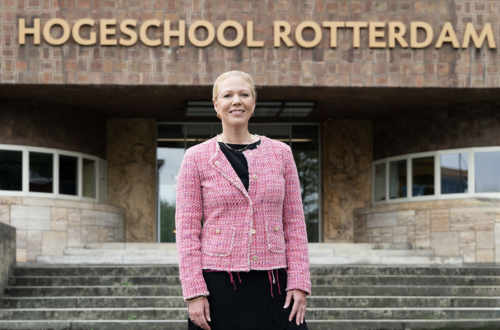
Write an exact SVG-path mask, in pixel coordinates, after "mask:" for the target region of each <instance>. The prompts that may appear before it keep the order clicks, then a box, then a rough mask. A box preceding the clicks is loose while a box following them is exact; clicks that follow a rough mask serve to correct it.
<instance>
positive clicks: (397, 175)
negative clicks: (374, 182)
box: [389, 159, 408, 199]
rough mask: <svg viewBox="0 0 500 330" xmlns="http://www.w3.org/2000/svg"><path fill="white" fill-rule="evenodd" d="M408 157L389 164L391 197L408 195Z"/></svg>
mask: <svg viewBox="0 0 500 330" xmlns="http://www.w3.org/2000/svg"><path fill="white" fill-rule="evenodd" d="M407 182H408V181H407V177H406V159H405V160H398V161H395V162H391V163H390V166H389V196H391V199H394V198H403V197H406V193H407V192H406V187H407Z"/></svg>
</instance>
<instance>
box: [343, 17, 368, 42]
mask: <svg viewBox="0 0 500 330" xmlns="http://www.w3.org/2000/svg"><path fill="white" fill-rule="evenodd" d="M367 26H368V23H367V22H346V23H345V27H348V28H352V46H353V47H354V48H359V44H360V43H361V41H360V39H361V38H360V30H361V28H366V27H367Z"/></svg>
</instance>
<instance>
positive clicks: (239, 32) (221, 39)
mask: <svg viewBox="0 0 500 330" xmlns="http://www.w3.org/2000/svg"><path fill="white" fill-rule="evenodd" d="M228 27H233V28H235V29H236V38H235V39H234V40H233V41H229V40H227V39H226V38H225V37H224V30H225V29H227V28H228ZM244 34H245V32H244V31H243V26H241V24H240V23H238V22H236V21H225V22H223V23H222V24H221V25H219V28H218V29H217V40H219V42H220V43H221V45H222V46H224V47H236V46H238V45H239V44H240V43H241V42H242V41H243V36H244Z"/></svg>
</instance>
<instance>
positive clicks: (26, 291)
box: [5, 277, 500, 302]
mask: <svg viewBox="0 0 500 330" xmlns="http://www.w3.org/2000/svg"><path fill="white" fill-rule="evenodd" d="M228 281H229V277H228ZM238 284H239V283H238ZM236 287H238V285H236ZM311 292H312V295H313V296H315V295H322V296H367V295H369V296H371V295H373V296H412V297H413V296H421V297H424V296H462V297H477V296H482V297H489V296H491V297H498V299H499V302H500V286H416V285H408V286H403V285H401V286H388V285H340V286H336V285H321V286H313V287H312V288H311ZM5 294H7V295H8V296H11V297H12V296H15V297H70V296H87V297H94V296H120V297H134V296H150V297H157V296H181V295H182V288H181V286H180V285H162V286H158V285H151V286H149V285H141V286H128V285H127V286H25V287H7V288H6V289H5Z"/></svg>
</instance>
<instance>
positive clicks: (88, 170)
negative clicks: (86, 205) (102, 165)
mask: <svg viewBox="0 0 500 330" xmlns="http://www.w3.org/2000/svg"><path fill="white" fill-rule="evenodd" d="M95 174H96V162H95V161H94V160H91V159H85V158H84V159H83V169H82V190H83V191H82V195H83V197H88V198H95V197H96V175H95Z"/></svg>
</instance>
